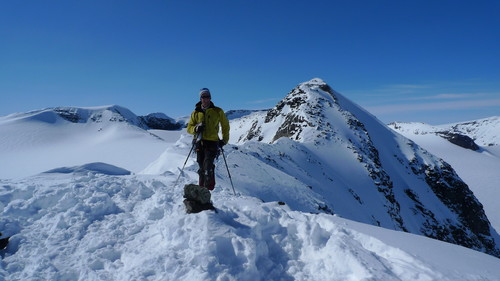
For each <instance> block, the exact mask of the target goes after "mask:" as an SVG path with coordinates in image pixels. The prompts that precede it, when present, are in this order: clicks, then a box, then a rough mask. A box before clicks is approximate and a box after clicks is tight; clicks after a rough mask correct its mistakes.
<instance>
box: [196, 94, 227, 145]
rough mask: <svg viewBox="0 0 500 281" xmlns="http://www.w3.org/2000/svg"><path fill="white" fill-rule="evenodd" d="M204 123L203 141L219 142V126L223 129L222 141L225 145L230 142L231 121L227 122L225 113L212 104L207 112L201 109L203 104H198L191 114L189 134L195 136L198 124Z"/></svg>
mask: <svg viewBox="0 0 500 281" xmlns="http://www.w3.org/2000/svg"><path fill="white" fill-rule="evenodd" d="M198 123H203V124H204V125H205V129H204V130H203V134H202V137H201V139H202V140H209V141H218V140H219V124H220V126H221V127H222V140H223V141H224V142H225V143H228V142H229V121H228V120H227V117H226V114H225V113H224V111H223V110H222V109H221V108H219V107H216V106H215V105H214V104H213V103H212V102H210V107H209V108H207V109H206V110H205V111H203V110H202V109H201V102H198V103H197V104H196V109H195V110H194V111H193V113H191V118H190V119H189V123H188V125H187V132H188V133H190V134H192V135H194V134H196V133H195V131H194V129H195V127H196V124H198Z"/></svg>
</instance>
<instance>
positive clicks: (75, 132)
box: [0, 106, 178, 178]
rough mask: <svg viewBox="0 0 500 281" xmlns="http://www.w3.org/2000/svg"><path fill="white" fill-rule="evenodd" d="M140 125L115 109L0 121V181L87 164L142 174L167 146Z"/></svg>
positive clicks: (64, 110) (54, 112)
mask: <svg viewBox="0 0 500 281" xmlns="http://www.w3.org/2000/svg"><path fill="white" fill-rule="evenodd" d="M139 125H141V124H140V121H139V120H138V119H137V116H135V115H134V114H133V113H132V112H130V111H129V110H128V109H125V108H123V107H119V106H104V107H95V108H55V109H45V110H37V111H33V112H28V113H18V114H11V115H8V116H3V117H0V155H1V156H2V159H1V161H0V178H19V177H25V176H29V175H34V174H37V173H40V172H43V171H46V170H49V169H53V168H57V167H64V166H77V165H82V164H86V163H91V162H105V163H108V164H113V165H117V166H120V167H123V168H125V169H127V170H130V171H132V172H137V171H140V170H142V169H144V167H145V166H146V165H148V164H149V163H151V162H152V161H153V160H155V159H156V158H157V157H158V155H159V154H160V153H161V152H162V151H164V150H165V148H166V147H167V144H168V142H166V141H165V140H163V139H160V138H159V137H158V136H156V135H154V134H151V133H147V131H145V130H144V129H143V128H141V127H139ZM153 132H155V131H153ZM177 135H178V134H177Z"/></svg>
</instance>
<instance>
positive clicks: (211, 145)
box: [187, 88, 229, 190]
mask: <svg viewBox="0 0 500 281" xmlns="http://www.w3.org/2000/svg"><path fill="white" fill-rule="evenodd" d="M219 128H222V139H220V138H219ZM187 132H188V133H189V134H192V135H195V136H197V137H198V138H197V139H198V142H197V144H196V154H197V156H196V161H197V162H198V165H199V169H198V185H200V186H202V187H205V188H207V189H208V190H213V189H214V187H215V174H214V170H215V165H214V160H215V158H216V157H217V155H218V153H219V147H222V146H224V145H225V144H227V143H228V141H229V121H228V120H227V117H226V114H225V113H224V111H223V110H222V109H221V108H219V107H217V106H215V105H214V103H213V102H212V95H211V93H210V90H209V89H207V88H203V89H201V90H200V101H199V102H198V103H197V104H196V108H195V110H194V111H193V112H192V113H191V117H190V119H189V122H188V125H187Z"/></svg>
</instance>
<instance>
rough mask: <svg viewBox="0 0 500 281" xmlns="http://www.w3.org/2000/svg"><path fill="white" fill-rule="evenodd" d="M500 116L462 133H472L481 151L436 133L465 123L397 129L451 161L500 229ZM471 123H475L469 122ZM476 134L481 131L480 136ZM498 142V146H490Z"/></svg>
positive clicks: (420, 124)
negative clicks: (464, 146) (453, 142)
mask: <svg viewBox="0 0 500 281" xmlns="http://www.w3.org/2000/svg"><path fill="white" fill-rule="evenodd" d="M498 120H500V118H497V117H494V118H489V119H482V120H478V121H477V122H476V123H484V122H486V121H488V124H489V125H488V126H487V128H482V127H479V128H477V127H473V128H470V127H469V128H466V129H465V130H463V132H462V133H465V134H470V137H472V138H474V139H476V142H477V143H478V144H479V145H480V150H479V151H472V150H469V149H465V148H462V147H459V146H457V145H454V144H452V143H450V142H448V141H447V140H445V139H444V138H441V137H439V136H438V135H436V134H434V133H435V132H436V131H442V130H450V129H451V128H453V127H463V125H461V124H448V125H441V126H431V125H427V124H422V123H397V124H396V128H397V129H396V131H397V132H399V133H401V134H403V135H404V136H405V137H407V138H409V139H411V140H413V141H415V142H416V143H417V144H418V145H420V146H422V147H423V148H425V149H426V150H428V151H430V152H431V153H432V154H434V155H436V156H438V157H441V158H443V159H444V160H445V161H446V162H448V163H450V164H451V165H452V166H453V168H454V169H455V170H456V171H457V173H458V175H459V176H460V177H461V178H462V179H463V180H464V181H465V182H466V183H467V185H468V186H469V187H470V189H471V190H472V191H473V192H474V195H475V196H476V197H477V198H478V199H479V201H481V203H482V204H483V207H484V210H485V212H486V215H487V216H488V218H489V220H490V222H491V224H492V226H493V227H494V228H495V229H496V230H500V205H499V204H498V198H499V196H500V191H499V187H498V183H500V174H499V173H498V171H500V144H499V143H498V141H497V137H498V136H499V135H500V122H498ZM467 123H471V122H467ZM475 133H478V135H476V134H475ZM492 143H494V144H495V145H489V144H492Z"/></svg>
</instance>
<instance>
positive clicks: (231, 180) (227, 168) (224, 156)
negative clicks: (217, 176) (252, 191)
mask: <svg viewBox="0 0 500 281" xmlns="http://www.w3.org/2000/svg"><path fill="white" fill-rule="evenodd" d="M220 151H221V152H222V158H224V163H225V164H226V170H227V174H228V175H229V181H230V182H231V187H232V188H233V193H234V196H236V191H234V185H233V179H232V178H231V173H230V172H229V167H228V166H227V161H226V155H225V154H224V149H223V148H222V147H221V148H220Z"/></svg>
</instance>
